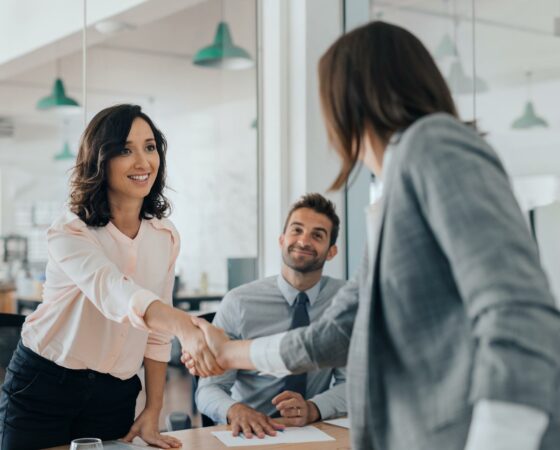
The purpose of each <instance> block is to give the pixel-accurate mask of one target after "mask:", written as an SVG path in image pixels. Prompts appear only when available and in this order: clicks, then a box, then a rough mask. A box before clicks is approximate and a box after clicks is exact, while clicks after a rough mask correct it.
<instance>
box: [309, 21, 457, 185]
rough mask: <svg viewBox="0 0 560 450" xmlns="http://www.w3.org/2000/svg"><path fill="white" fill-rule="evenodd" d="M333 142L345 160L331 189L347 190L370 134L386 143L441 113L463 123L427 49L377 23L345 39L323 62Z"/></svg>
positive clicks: (322, 86) (405, 34)
mask: <svg viewBox="0 0 560 450" xmlns="http://www.w3.org/2000/svg"><path fill="white" fill-rule="evenodd" d="M319 84H320V87H319V89H320V97H321V106H322V109H323V114H324V117H325V122H326V126H327V131H328V135H329V140H330V141H331V143H332V145H333V146H334V147H335V149H336V151H337V152H338V154H339V156H340V157H341V159H342V167H341V169H340V173H339V174H338V176H337V178H336V179H335V181H334V182H333V184H332V186H331V189H339V188H341V187H342V186H343V185H344V183H345V182H346V180H347V179H348V176H349V174H350V172H351V171H352V169H353V168H354V166H355V165H356V162H357V160H358V153H359V149H360V148H361V145H362V139H363V136H364V134H365V133H369V132H372V131H373V132H374V133H376V135H377V136H378V137H379V138H380V139H381V140H382V141H384V142H387V141H388V139H389V138H390V136H391V135H392V134H393V133H394V132H395V131H397V130H403V129H405V128H407V127H408V126H409V125H411V124H412V123H414V122H415V121H416V120H418V119H419V118H421V117H423V116H426V115H428V114H432V113H436V112H446V113H448V114H451V115H453V116H455V117H457V111H456V108H455V104H454V103H453V99H452V97H451V92H450V91H449V88H448V87H447V84H446V83H445V80H444V78H443V76H442V75H441V73H440V71H439V70H438V68H437V66H436V64H435V62H434V60H433V58H432V57H431V55H430V53H429V52H428V50H426V48H425V47H424V45H422V43H421V42H420V40H419V39H418V38H416V37H415V36H414V35H413V34H412V33H410V32H408V31H407V30H405V29H404V28H401V27H398V26H396V25H391V24H388V23H385V22H381V21H375V22H371V23H369V24H367V25H364V26H362V27H360V28H357V29H355V30H353V31H351V32H349V33H347V34H345V35H343V36H341V37H340V38H339V39H338V40H337V41H336V42H335V43H334V44H332V45H331V47H330V48H329V49H328V50H327V51H326V53H325V54H324V55H323V56H322V57H321V60H320V61H319Z"/></svg>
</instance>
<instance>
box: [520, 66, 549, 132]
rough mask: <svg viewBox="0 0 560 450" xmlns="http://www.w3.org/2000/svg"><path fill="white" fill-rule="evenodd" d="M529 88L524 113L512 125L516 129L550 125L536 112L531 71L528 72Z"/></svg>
mask: <svg viewBox="0 0 560 450" xmlns="http://www.w3.org/2000/svg"><path fill="white" fill-rule="evenodd" d="M526 76H527V90H528V97H529V98H528V100H527V102H526V103H525V108H524V110H523V114H521V116H520V117H518V118H517V119H515V120H514V121H513V123H512V124H511V127H512V128H513V129H516V130H526V129H528V128H534V127H545V128H546V127H548V122H547V121H546V120H544V119H543V118H542V117H539V116H537V114H536V113H535V107H534V106H533V102H532V101H531V76H532V73H531V72H527V75H526Z"/></svg>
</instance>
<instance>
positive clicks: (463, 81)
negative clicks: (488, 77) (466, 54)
mask: <svg viewBox="0 0 560 450" xmlns="http://www.w3.org/2000/svg"><path fill="white" fill-rule="evenodd" d="M446 79H447V84H448V85H449V87H450V88H451V91H452V92H453V93H454V94H472V93H474V90H475V88H476V92H477V93H480V92H486V91H487V90H488V83H486V81H484V80H483V79H482V78H479V77H477V76H475V78H474V86H473V79H472V77H470V76H468V75H467V74H466V73H465V69H464V68H463V64H462V63H461V60H460V59H459V57H458V56H457V59H456V60H455V61H453V63H452V64H451V68H450V69H449V75H448V76H447V77H446Z"/></svg>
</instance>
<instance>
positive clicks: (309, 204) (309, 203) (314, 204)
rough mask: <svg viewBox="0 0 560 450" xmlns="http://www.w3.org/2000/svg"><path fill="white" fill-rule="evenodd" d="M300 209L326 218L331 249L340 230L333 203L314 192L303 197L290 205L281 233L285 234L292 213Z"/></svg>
mask: <svg viewBox="0 0 560 450" xmlns="http://www.w3.org/2000/svg"><path fill="white" fill-rule="evenodd" d="M301 208H309V209H312V210H313V211H315V212H316V213H318V214H323V215H325V216H327V218H328V219H329V220H330V221H331V224H332V228H331V236H330V242H329V246H331V247H332V246H333V245H334V244H336V240H337V238H338V233H339V230H340V219H339V217H338V215H337V214H336V207H335V206H334V203H333V202H331V201H330V200H329V199H327V198H325V197H323V196H322V195H321V194H318V193H316V192H312V193H309V194H305V195H303V196H302V197H301V198H300V199H299V200H298V201H297V202H295V203H294V204H293V205H292V207H291V208H290V211H289V212H288V217H286V221H285V222H284V231H283V233H286V228H288V224H289V223H290V218H291V217H292V214H293V213H294V211H297V210H298V209H301Z"/></svg>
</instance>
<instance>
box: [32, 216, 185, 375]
mask: <svg viewBox="0 0 560 450" xmlns="http://www.w3.org/2000/svg"><path fill="white" fill-rule="evenodd" d="M47 242H48V251H49V259H48V263H47V270H46V279H47V281H46V283H45V287H44V291H43V302H42V303H41V304H40V305H39V307H38V308H37V310H36V311H35V312H34V313H33V314H31V315H30V316H29V317H27V320H26V321H25V324H24V325H23V330H22V340H23V344H24V345H25V346H26V347H28V348H30V349H31V350H33V351H34V352H36V353H37V354H39V355H41V356H43V357H44V358H47V359H49V360H51V361H54V362H55V363H57V364H58V365H60V366H63V367H66V368H69V369H92V370H95V371H98V372H102V373H109V374H111V375H113V376H115V377H118V378H121V379H123V380H124V379H127V378H130V377H131V376H133V375H134V374H135V373H136V372H137V371H138V369H139V368H140V366H141V364H142V360H143V358H144V357H147V358H150V359H153V360H156V361H163V362H167V361H169V355H170V351H171V343H170V342H171V339H172V337H173V336H172V335H170V334H168V333H163V332H155V331H151V330H149V329H148V327H147V326H146V323H145V322H144V320H143V316H144V313H145V311H146V309H147V308H148V306H149V305H150V303H152V302H153V301H154V300H158V299H159V300H162V301H164V302H165V303H167V304H169V305H171V304H172V291H173V281H174V275H175V270H174V267H175V260H176V259H177V255H178V253H179V235H178V233H177V231H176V229H175V227H174V226H173V224H172V223H171V221H170V220H168V219H162V220H158V219H151V220H142V223H141V225H140V230H139V231H138V234H137V236H136V237H135V238H134V239H130V238H129V237H128V236H126V235H124V234H123V233H121V232H120V231H119V230H118V229H117V227H115V226H114V225H113V224H112V223H111V222H109V223H108V224H107V226H105V227H89V226H87V225H86V224H85V223H84V222H83V221H82V220H80V219H79V218H78V216H76V215H75V214H73V213H70V212H66V213H65V214H64V215H62V216H61V217H60V218H59V219H58V220H57V221H55V223H54V224H53V225H52V226H51V227H50V228H49V230H48V232H47Z"/></svg>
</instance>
